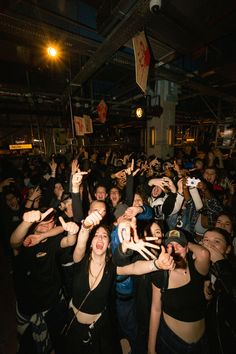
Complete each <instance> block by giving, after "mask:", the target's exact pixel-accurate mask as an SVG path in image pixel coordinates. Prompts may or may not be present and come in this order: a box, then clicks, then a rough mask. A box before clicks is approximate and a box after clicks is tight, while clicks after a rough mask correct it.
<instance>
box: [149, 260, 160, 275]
mask: <svg viewBox="0 0 236 354" xmlns="http://www.w3.org/2000/svg"><path fill="white" fill-rule="evenodd" d="M156 260H157V258H156V259H154V260H153V261H152V264H151V266H150V269H151V271H152V272H153V271H155V270H160V268H159V267H158V266H157V265H156Z"/></svg>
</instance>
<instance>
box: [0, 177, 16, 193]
mask: <svg viewBox="0 0 236 354" xmlns="http://www.w3.org/2000/svg"><path fill="white" fill-rule="evenodd" d="M12 183H15V180H14V178H6V179H4V180H3V181H2V182H0V191H2V188H3V187H7V186H10V184H12Z"/></svg>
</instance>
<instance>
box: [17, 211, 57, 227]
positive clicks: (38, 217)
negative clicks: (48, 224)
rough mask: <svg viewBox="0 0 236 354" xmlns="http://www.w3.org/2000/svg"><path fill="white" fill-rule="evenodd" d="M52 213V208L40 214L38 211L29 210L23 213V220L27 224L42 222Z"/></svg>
mask: <svg viewBox="0 0 236 354" xmlns="http://www.w3.org/2000/svg"><path fill="white" fill-rule="evenodd" d="M52 212H53V208H50V209H48V210H47V211H45V212H44V213H41V212H40V211H39V210H31V211H28V212H27V213H24V215H23V220H24V221H25V222H28V223H32V224H33V223H35V222H41V221H43V220H44V219H45V218H46V217H47V216H48V215H49V214H51V213H52Z"/></svg>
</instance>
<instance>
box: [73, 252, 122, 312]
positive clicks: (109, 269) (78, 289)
mask: <svg viewBox="0 0 236 354" xmlns="http://www.w3.org/2000/svg"><path fill="white" fill-rule="evenodd" d="M88 262H89V256H88V255H86V256H85V257H84V258H83V259H82V260H81V261H80V262H79V263H75V264H74V278H73V294H72V302H73V305H74V306H75V307H76V308H77V309H78V308H79V307H80V305H81V303H82V302H83V300H84V298H85V296H86V294H87V293H88V291H89V274H88ZM115 277H116V267H115V265H114V264H113V263H112V261H111V260H109V261H108V262H107V263H106V266H105V269H104V273H103V276H102V279H101V281H100V283H99V284H98V285H97V287H96V288H95V289H94V290H92V291H91V293H90V294H89V296H88V297H87V299H86V301H85V302H84V304H83V306H82V307H81V311H83V312H86V313H89V314H98V313H100V312H102V311H103V310H104V308H105V307H106V306H107V304H108V302H109V300H110V295H111V290H112V286H113V284H114V282H115Z"/></svg>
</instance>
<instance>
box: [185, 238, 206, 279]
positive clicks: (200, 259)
mask: <svg viewBox="0 0 236 354" xmlns="http://www.w3.org/2000/svg"><path fill="white" fill-rule="evenodd" d="M188 249H189V250H190V251H191V252H193V257H194V259H195V262H194V265H195V268H196V269H197V271H198V273H200V274H202V275H206V274H207V273H208V271H209V267H210V253H209V251H208V250H207V249H206V248H205V247H203V246H201V245H198V244H195V243H192V242H189V243H188Z"/></svg>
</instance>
